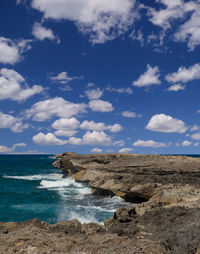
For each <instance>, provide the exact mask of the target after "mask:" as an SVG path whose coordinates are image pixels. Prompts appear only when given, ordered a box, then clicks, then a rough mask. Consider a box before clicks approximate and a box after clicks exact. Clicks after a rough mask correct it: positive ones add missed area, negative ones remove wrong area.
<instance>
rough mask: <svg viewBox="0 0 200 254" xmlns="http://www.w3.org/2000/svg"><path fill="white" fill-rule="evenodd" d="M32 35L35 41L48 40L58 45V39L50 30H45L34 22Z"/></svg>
mask: <svg viewBox="0 0 200 254" xmlns="http://www.w3.org/2000/svg"><path fill="white" fill-rule="evenodd" d="M32 34H33V35H34V36H35V38H36V39H37V40H40V41H43V40H45V39H49V40H52V41H56V42H57V43H60V40H59V38H58V37H57V36H55V35H54V33H53V31H52V30H51V29H50V28H46V27H44V26H42V25H41V24H40V23H38V22H35V24H34V25H33V30H32Z"/></svg>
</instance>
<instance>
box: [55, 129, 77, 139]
mask: <svg viewBox="0 0 200 254" xmlns="http://www.w3.org/2000/svg"><path fill="white" fill-rule="evenodd" d="M76 133H77V131H75V130H73V131H66V130H56V131H54V134H55V135H56V136H61V137H72V136H74V135H75V134H76Z"/></svg>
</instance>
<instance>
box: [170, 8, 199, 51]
mask: <svg viewBox="0 0 200 254" xmlns="http://www.w3.org/2000/svg"><path fill="white" fill-rule="evenodd" d="M199 23H200V7H197V8H196V10H195V12H194V13H193V14H192V16H191V18H190V19H189V20H187V21H186V22H185V23H184V24H183V25H181V27H180V28H179V29H178V31H177V32H176V33H175V35H174V37H175V40H176V41H181V42H187V45H188V48H189V50H190V51H192V50H194V49H195V47H196V46H199V45H200V27H199Z"/></svg>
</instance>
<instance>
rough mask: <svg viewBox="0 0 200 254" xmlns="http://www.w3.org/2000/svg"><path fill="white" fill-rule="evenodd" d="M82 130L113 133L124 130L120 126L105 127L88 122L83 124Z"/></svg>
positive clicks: (102, 124)
mask: <svg viewBox="0 0 200 254" xmlns="http://www.w3.org/2000/svg"><path fill="white" fill-rule="evenodd" d="M80 128H81V129H83V130H94V131H104V130H109V131H111V132H119V131H121V130H122V129H123V128H122V126H121V125H120V124H114V125H105V124H104V123H96V122H94V121H87V120H85V121H83V122H82V124H81V125H80Z"/></svg>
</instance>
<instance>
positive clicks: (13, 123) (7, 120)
mask: <svg viewBox="0 0 200 254" xmlns="http://www.w3.org/2000/svg"><path fill="white" fill-rule="evenodd" d="M3 128H9V129H10V130H11V131H12V132H16V133H19V132H22V131H23V130H24V129H26V128H28V124H23V123H22V120H21V119H20V118H17V117H14V116H12V115H8V114H3V113H2V112H1V111H0V129H3Z"/></svg>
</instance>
